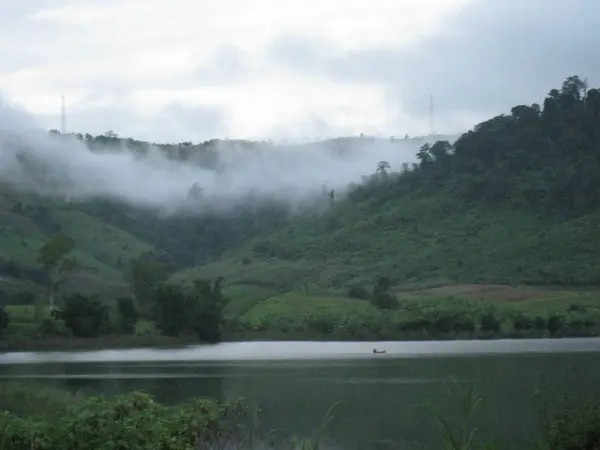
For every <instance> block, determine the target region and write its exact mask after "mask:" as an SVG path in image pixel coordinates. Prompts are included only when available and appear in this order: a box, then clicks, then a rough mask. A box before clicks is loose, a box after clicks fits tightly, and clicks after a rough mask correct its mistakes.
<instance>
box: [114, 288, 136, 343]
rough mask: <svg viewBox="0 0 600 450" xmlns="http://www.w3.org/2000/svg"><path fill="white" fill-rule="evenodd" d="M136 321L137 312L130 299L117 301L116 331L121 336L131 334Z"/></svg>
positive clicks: (125, 298) (123, 298)
mask: <svg viewBox="0 0 600 450" xmlns="http://www.w3.org/2000/svg"><path fill="white" fill-rule="evenodd" d="M137 321H138V311H137V309H136V307H135V303H134V301H133V299H132V298H131V297H122V298H119V299H118V300H117V323H116V326H117V331H119V332H120V333H123V334H132V333H133V332H134V331H135V324H136V323H137Z"/></svg>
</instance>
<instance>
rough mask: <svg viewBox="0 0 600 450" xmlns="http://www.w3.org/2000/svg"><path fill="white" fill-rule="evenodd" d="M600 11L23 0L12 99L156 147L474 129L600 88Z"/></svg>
mask: <svg viewBox="0 0 600 450" xmlns="http://www.w3.org/2000/svg"><path fill="white" fill-rule="evenodd" d="M598 17H600V2H598V1H597V0H571V1H569V2H567V1H565V0H327V1H324V2H307V1H299V0H287V1H285V2H282V1H277V0H252V1H251V0H219V1H218V2H216V1H214V2H213V1H211V2H209V1H204V2H190V1H189V0H169V1H168V2H167V1H164V0H86V1H82V0H20V1H19V2H16V1H15V2H9V1H6V2H1V4H0V51H1V54H2V58H1V59H0V93H1V94H2V98H3V99H4V100H3V101H9V102H11V104H14V105H17V106H20V107H22V108H25V109H26V110H27V111H29V112H30V113H32V114H33V115H35V117H36V118H37V119H38V121H39V123H40V124H41V125H42V126H43V127H45V128H57V129H58V128H60V107H61V95H62V94H64V95H65V102H66V111H67V116H66V119H67V120H66V128H67V131H69V132H81V133H86V132H89V133H91V134H100V133H104V132H106V131H108V130H112V131H114V132H116V133H117V134H119V135H120V136H127V137H129V136H132V137H135V138H138V139H147V140H152V141H155V142H181V141H193V142H198V141H203V140H207V139H212V138H221V139H222V138H232V139H233V138H253V139H255V138H258V139H269V138H270V139H279V140H281V139H301V140H306V139H308V140H310V139H319V138H324V137H333V136H340V135H346V136H347V135H357V134H360V133H365V134H368V135H380V136H401V137H402V136H404V134H405V133H408V134H409V135H411V136H413V135H422V134H427V133H429V131H430V120H429V107H430V96H431V97H432V98H433V107H434V123H433V128H434V131H435V132H438V133H456V132H462V131H465V130H467V129H469V128H470V127H472V126H473V125H474V124H476V123H477V122H480V121H482V120H485V119H487V118H489V117H491V116H493V115H496V114H499V113H505V112H508V111H509V110H510V108H511V107H512V106H514V105H516V104H523V103H525V104H530V103H533V102H541V101H542V99H543V97H544V95H545V94H546V93H547V92H548V91H549V90H550V89H551V88H554V87H559V86H560V83H561V82H562V80H563V79H564V78H566V77H567V76H569V75H574V74H576V75H580V76H581V77H582V78H583V77H587V78H588V80H589V82H590V84H592V85H595V84H596V85H597V84H598V83H600V59H599V58H597V57H596V52H597V48H598V46H599V44H600V27H598V26H597V18H598Z"/></svg>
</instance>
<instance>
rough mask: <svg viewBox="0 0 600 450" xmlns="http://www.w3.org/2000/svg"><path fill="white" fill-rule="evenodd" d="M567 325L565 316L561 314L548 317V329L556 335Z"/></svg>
mask: <svg viewBox="0 0 600 450" xmlns="http://www.w3.org/2000/svg"><path fill="white" fill-rule="evenodd" d="M564 326H565V318H564V317H563V316H562V315H560V314H553V315H551V316H550V317H548V324H547V327H548V331H549V332H550V334H552V335H555V334H557V333H558V332H559V331H561V330H562V329H563V328H564Z"/></svg>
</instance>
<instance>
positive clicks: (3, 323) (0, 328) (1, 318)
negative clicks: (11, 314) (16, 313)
mask: <svg viewBox="0 0 600 450" xmlns="http://www.w3.org/2000/svg"><path fill="white" fill-rule="evenodd" d="M8 321H9V319H8V313H7V312H6V310H5V309H4V306H2V307H0V337H2V336H4V333H5V332H6V329H7V328H8Z"/></svg>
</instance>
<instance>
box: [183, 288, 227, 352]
mask: <svg viewBox="0 0 600 450" xmlns="http://www.w3.org/2000/svg"><path fill="white" fill-rule="evenodd" d="M222 282H223V278H218V279H217V280H216V281H215V282H214V283H211V282H210V281H207V280H196V281H195V282H194V287H193V289H192V292H191V295H192V296H193V297H192V298H193V300H192V310H191V312H190V313H191V315H192V318H193V319H192V324H191V325H192V326H191V328H192V330H193V331H194V333H196V336H198V339H200V340H201V341H206V342H219V341H220V340H221V333H222V330H223V308H224V307H225V303H226V302H225V298H224V297H223V293H222V292H221V284H222Z"/></svg>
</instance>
